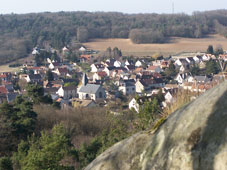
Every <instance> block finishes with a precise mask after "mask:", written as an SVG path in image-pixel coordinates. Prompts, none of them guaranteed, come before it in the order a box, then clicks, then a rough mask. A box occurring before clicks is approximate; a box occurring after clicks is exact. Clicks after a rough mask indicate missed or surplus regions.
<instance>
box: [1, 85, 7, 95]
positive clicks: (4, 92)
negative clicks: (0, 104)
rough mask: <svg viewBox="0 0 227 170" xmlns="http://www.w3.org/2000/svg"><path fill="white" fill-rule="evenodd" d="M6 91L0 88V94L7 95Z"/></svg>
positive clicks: (2, 87)
mask: <svg viewBox="0 0 227 170" xmlns="http://www.w3.org/2000/svg"><path fill="white" fill-rule="evenodd" d="M7 93H8V92H7V89H6V88H5V87H4V86H0V94H7Z"/></svg>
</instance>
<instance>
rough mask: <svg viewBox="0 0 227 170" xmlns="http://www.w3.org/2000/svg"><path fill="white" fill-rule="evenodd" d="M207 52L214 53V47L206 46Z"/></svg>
mask: <svg viewBox="0 0 227 170" xmlns="http://www.w3.org/2000/svg"><path fill="white" fill-rule="evenodd" d="M207 53H208V54H214V48H213V46H212V45H209V46H208V48H207Z"/></svg>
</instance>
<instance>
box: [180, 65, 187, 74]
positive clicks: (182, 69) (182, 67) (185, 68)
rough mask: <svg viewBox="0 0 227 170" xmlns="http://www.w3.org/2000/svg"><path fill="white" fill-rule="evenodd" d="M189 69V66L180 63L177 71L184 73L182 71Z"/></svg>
mask: <svg viewBox="0 0 227 170" xmlns="http://www.w3.org/2000/svg"><path fill="white" fill-rule="evenodd" d="M188 70H189V66H184V65H182V66H181V67H180V69H179V71H180V72H181V73H184V72H186V71H188Z"/></svg>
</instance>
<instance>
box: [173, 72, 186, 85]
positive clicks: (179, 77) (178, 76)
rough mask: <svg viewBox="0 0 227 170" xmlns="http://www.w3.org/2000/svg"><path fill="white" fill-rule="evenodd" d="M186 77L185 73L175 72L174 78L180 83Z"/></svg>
mask: <svg viewBox="0 0 227 170" xmlns="http://www.w3.org/2000/svg"><path fill="white" fill-rule="evenodd" d="M187 77H188V74H187V73H179V74H177V76H176V78H175V80H176V81H177V82H178V83H179V84H182V83H183V82H184V81H185V80H186V79H187Z"/></svg>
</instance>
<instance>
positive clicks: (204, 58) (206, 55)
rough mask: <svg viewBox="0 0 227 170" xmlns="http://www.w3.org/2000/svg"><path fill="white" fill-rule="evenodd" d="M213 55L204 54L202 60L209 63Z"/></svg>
mask: <svg viewBox="0 0 227 170" xmlns="http://www.w3.org/2000/svg"><path fill="white" fill-rule="evenodd" d="M211 56H212V55H211V54H204V55H203V56H202V60H203V61H209V60H210V59H211Z"/></svg>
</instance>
